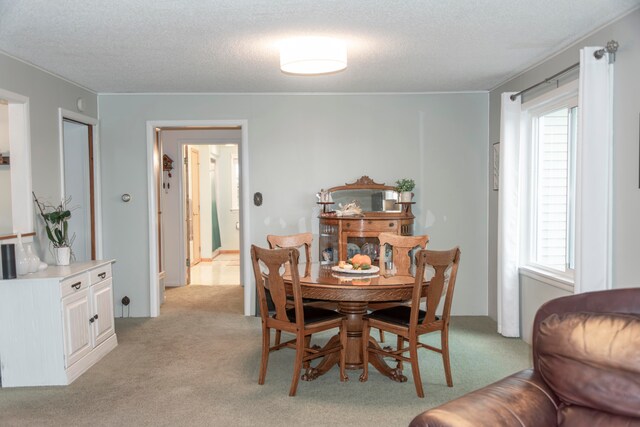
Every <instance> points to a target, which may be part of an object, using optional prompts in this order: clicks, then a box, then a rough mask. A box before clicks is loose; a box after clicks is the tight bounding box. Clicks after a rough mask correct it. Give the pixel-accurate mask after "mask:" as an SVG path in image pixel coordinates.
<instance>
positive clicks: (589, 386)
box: [410, 288, 640, 427]
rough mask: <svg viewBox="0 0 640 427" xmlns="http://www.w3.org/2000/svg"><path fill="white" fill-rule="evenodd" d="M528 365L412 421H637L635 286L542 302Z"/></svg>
mask: <svg viewBox="0 0 640 427" xmlns="http://www.w3.org/2000/svg"><path fill="white" fill-rule="evenodd" d="M533 364H534V367H533V368H532V369H528V370H525V371H521V372H518V373H516V374H513V375H511V376H509V377H506V378H504V379H502V380H500V381H498V382H496V383H494V384H491V385H488V386H486V387H484V388H482V389H479V390H476V391H474V392H471V393H469V394H467V395H465V396H462V397H460V398H458V399H455V400H452V401H450V402H448V403H445V404H444V405H441V406H439V407H436V408H433V409H431V410H428V411H426V412H423V413H422V414H420V415H418V416H417V417H415V418H414V419H413V421H412V422H411V424H410V427H419V426H422V427H424V426H429V427H435V426H493V427H495V426H532V427H533V426H535V427H539V426H580V427H582V426H589V427H600V426H602V427H604V426H607V427H617V426H625V427H629V426H640V288H629V289H615V290H610V291H602V292H590V293H584V294H579V295H572V296H568V297H563V298H558V299H555V300H552V301H549V302H547V303H546V304H544V305H543V306H542V307H540V309H539V310H538V312H537V313H536V317H535V320H534V325H533Z"/></svg>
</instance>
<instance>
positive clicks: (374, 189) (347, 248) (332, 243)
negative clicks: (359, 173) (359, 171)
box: [318, 176, 414, 264]
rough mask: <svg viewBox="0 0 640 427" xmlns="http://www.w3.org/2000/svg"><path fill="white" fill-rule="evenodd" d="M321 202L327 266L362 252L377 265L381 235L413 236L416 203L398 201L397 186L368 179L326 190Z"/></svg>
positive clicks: (321, 242) (322, 250)
mask: <svg viewBox="0 0 640 427" xmlns="http://www.w3.org/2000/svg"><path fill="white" fill-rule="evenodd" d="M318 199H319V201H318V204H319V205H322V210H321V212H320V216H319V220H320V238H319V251H320V262H321V263H323V264H334V263H337V262H339V261H346V260H347V259H350V258H352V257H353V255H355V254H359V253H362V254H365V255H369V257H370V258H371V260H372V261H373V263H374V264H377V260H378V258H379V251H380V246H379V242H378V235H379V234H380V233H382V232H388V233H396V234H400V235H403V236H408V235H412V234H413V220H414V216H413V214H412V213H411V205H412V204H413V202H398V192H397V191H396V190H395V187H394V186H391V185H385V184H379V183H376V182H374V181H373V180H372V179H371V178H369V177H368V176H363V177H361V178H360V179H358V180H357V181H355V182H354V183H351V184H345V185H340V186H336V187H331V188H329V189H327V190H322V191H321V192H320V193H319V194H318ZM354 207H355V209H354Z"/></svg>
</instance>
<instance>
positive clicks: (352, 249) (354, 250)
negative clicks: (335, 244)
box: [347, 243, 360, 259]
mask: <svg viewBox="0 0 640 427" xmlns="http://www.w3.org/2000/svg"><path fill="white" fill-rule="evenodd" d="M359 253H360V246H358V245H356V244H355V243H347V259H351V258H353V256H354V255H357V254H359Z"/></svg>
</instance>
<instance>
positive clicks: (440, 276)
mask: <svg viewBox="0 0 640 427" xmlns="http://www.w3.org/2000/svg"><path fill="white" fill-rule="evenodd" d="M459 264H460V248H458V247H457V246H456V247H455V248H453V249H450V250H447V251H431V250H424V249H423V250H420V251H418V253H417V254H416V282H415V285H414V288H413V297H412V300H411V322H412V324H413V325H417V323H418V312H419V310H420V298H421V296H422V282H423V280H424V272H425V270H426V267H427V266H430V267H432V268H433V269H434V270H435V273H434V275H433V277H432V278H431V280H430V282H429V286H428V287H427V314H426V316H425V318H424V320H423V321H422V324H423V325H427V324H429V323H433V322H434V321H435V320H436V314H437V313H436V311H437V309H438V306H439V305H440V301H441V299H442V297H443V296H444V307H443V308H442V313H441V320H442V323H443V325H447V324H448V323H449V317H450V314H451V302H452V301H453V291H454V289H455V286H456V276H457V275H458V265H459ZM447 272H448V274H447Z"/></svg>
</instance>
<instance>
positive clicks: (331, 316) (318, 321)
mask: <svg viewBox="0 0 640 427" xmlns="http://www.w3.org/2000/svg"><path fill="white" fill-rule="evenodd" d="M299 256H300V253H299V252H298V250H297V249H265V248H259V247H257V246H255V245H252V246H251V261H252V264H253V273H254V276H255V280H256V286H257V288H258V298H259V303H260V317H261V319H262V359H261V361H260V375H259V377H258V384H264V380H265V377H266V375H267V362H268V360H269V353H270V352H272V351H274V350H278V349H280V348H282V347H290V348H294V349H295V350H296V357H295V363H294V367H293V380H292V381H291V387H290V389H289V396H295V394H296V389H297V387H298V380H299V379H300V370H301V369H302V368H303V364H304V365H306V366H308V363H309V362H310V361H311V360H314V359H316V358H319V357H323V356H325V355H327V354H329V353H334V352H340V380H341V381H346V380H347V376H346V374H345V350H344V349H345V348H346V344H347V328H346V317H345V316H343V315H342V314H340V313H338V312H336V311H333V310H325V309H322V308H318V307H307V306H304V305H303V304H302V290H301V288H300V275H299V272H298V258H299ZM287 263H289V264H290V266H291V292H292V293H293V301H294V306H293V308H287V292H286V287H285V283H284V280H283V273H282V270H283V266H284V265H285V264H287ZM261 264H262V265H263V266H264V268H265V270H264V273H263V270H262V269H261ZM267 288H268V289H269V290H270V291H271V297H272V299H273V303H274V305H275V314H273V315H271V314H270V313H269V308H268V307H267V296H266V289H267ZM333 328H339V331H340V341H339V343H338V344H337V345H333V346H331V347H329V348H321V349H318V348H317V347H311V346H310V344H311V335H312V334H316V333H318V332H322V331H326V330H329V329H333ZM271 329H275V330H276V331H286V332H289V333H291V334H293V335H295V338H294V339H292V340H289V341H287V342H284V343H281V344H280V343H278V344H274V345H273V346H272V345H271Z"/></svg>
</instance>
